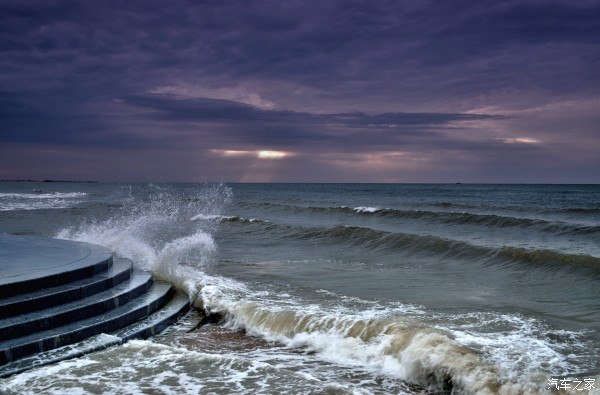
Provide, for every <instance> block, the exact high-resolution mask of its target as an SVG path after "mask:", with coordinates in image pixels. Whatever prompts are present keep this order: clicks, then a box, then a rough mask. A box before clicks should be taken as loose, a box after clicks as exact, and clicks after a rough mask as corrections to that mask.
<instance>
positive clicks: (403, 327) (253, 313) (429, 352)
mask: <svg viewBox="0 0 600 395" xmlns="http://www.w3.org/2000/svg"><path fill="white" fill-rule="evenodd" d="M265 295H266V297H265ZM196 306H197V307H199V308H202V309H204V310H205V311H206V312H207V313H209V314H219V315H221V316H222V317H223V325H224V326H225V327H227V328H230V329H233V330H243V331H245V332H246V333H248V334H249V335H252V336H260V337H262V338H265V339H267V340H270V341H274V342H278V343H282V344H284V345H286V346H287V347H289V348H292V349H301V350H304V351H305V352H306V353H315V354H316V355H318V356H319V358H322V359H323V360H325V361H329V362H332V363H335V364H339V365H341V366H360V367H363V368H367V369H370V370H371V371H372V372H373V373H375V374H376V375H384V376H389V377H394V378H398V379H401V380H406V381H408V382H410V383H415V384H419V385H422V386H425V387H429V388H430V389H432V390H434V391H435V390H437V391H439V390H448V391H449V390H452V391H453V393H488V394H495V393H507V394H510V393H542V391H543V390H545V388H544V387H543V384H545V383H546V376H544V375H541V374H539V372H538V371H537V370H535V369H526V368H521V369H520V372H521V375H520V377H509V376H507V375H506V374H505V371H514V370H515V369H516V366H515V364H517V365H518V364H519V363H521V362H522V361H521V360H519V359H515V358H514V356H513V355H509V359H510V360H506V359H505V360H503V361H502V362H503V363H504V364H505V365H510V367H508V366H507V367H506V368H505V369H502V367H501V366H498V365H497V364H496V363H495V362H494V360H493V359H491V360H490V359H488V357H489V356H490V355H492V356H493V352H495V351H496V350H492V352H490V350H486V353H485V354H486V355H487V356H486V355H484V354H482V353H481V352H480V351H477V350H476V349H475V348H472V347H467V346H465V345H462V344H461V343H460V342H457V341H456V339H455V338H454V337H453V334H452V332H451V331H448V330H445V329H443V328H440V329H435V328H433V327H431V326H428V325H425V324H424V323H423V322H421V321H419V320H417V319H415V318H410V317H404V316H403V314H404V312H405V311H406V309H405V308H401V309H400V310H399V311H398V310H396V309H394V308H393V307H392V308H388V309H382V308H381V306H373V307H372V308H368V307H366V308H362V309H358V310H357V309H356V308H354V309H352V310H351V309H348V308H344V307H341V306H338V307H336V308H334V309H333V310H332V309H328V308H324V307H323V306H320V305H314V304H310V303H307V302H306V301H296V300H294V299H293V298H290V297H289V295H287V296H286V297H277V295H272V294H270V293H267V294H265V293H259V292H256V291H253V290H251V289H249V288H248V287H247V286H246V285H244V284H242V283H239V282H236V281H233V280H231V279H226V278H222V277H211V276H204V277H203V278H202V281H201V287H200V290H199V293H198V297H197V299H196ZM512 336H513V339H515V338H516V337H519V336H530V335H529V334H518V333H513V334H512ZM477 340H478V339H477V337H476V336H475V335H474V336H472V337H471V338H470V341H471V345H473V344H475V345H477ZM481 340H482V344H479V345H480V346H483V345H486V344H487V341H486V339H484V338H482V339H481ZM521 344H523V345H525V346H527V347H528V349H527V350H520V351H521V353H520V355H522V354H523V353H527V352H529V353H530V354H533V355H535V356H537V357H539V358H541V360H543V361H544V362H545V363H547V362H548V361H552V362H551V363H553V364H561V366H562V368H565V362H564V358H560V357H558V358H557V357H556V353H551V352H548V347H549V346H548V344H547V342H545V341H540V340H539V339H537V340H536V339H532V341H530V342H522V343H521ZM489 348H490V349H493V348H494V345H492V346H490V347H489ZM498 348H500V347H498ZM503 355H504V354H503Z"/></svg>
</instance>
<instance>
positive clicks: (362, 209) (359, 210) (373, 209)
mask: <svg viewBox="0 0 600 395" xmlns="http://www.w3.org/2000/svg"><path fill="white" fill-rule="evenodd" d="M379 210H381V209H380V208H379V207H355V208H354V211H356V212H357V213H375V212H377V211H379Z"/></svg>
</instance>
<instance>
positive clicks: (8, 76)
mask: <svg viewBox="0 0 600 395" xmlns="http://www.w3.org/2000/svg"><path fill="white" fill-rule="evenodd" d="M0 52H1V56H0V179H23V178H33V179H48V178H51V179H72V180H99V181H191V182H202V181H225V182H464V183H466V182H480V183H481V182H483V183H485V182H490V183H493V182H497V183H513V182H514V183H599V182H600V1H592V0H580V1H573V0H566V1H550V0H548V1H537V0H536V1H534V0H520V1H485V0H477V1H461V0H456V1H455V0H453V1H425V0H423V1H387V0H377V1H373V0H366V1H354V0H343V1H330V0H319V1H296V0H284V1H271V0H259V1H241V0H240V1H228V0H217V1H179V0H170V1H154V0H143V1H137V0H127V1H100V0H94V1H79V0H76V1H54V0H42V1H34V0H28V1H23V0H0Z"/></svg>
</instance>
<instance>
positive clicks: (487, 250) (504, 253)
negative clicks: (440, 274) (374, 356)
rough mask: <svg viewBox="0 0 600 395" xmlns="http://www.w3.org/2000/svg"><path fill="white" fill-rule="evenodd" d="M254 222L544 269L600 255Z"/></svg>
mask: <svg viewBox="0 0 600 395" xmlns="http://www.w3.org/2000/svg"><path fill="white" fill-rule="evenodd" d="M256 225H257V226H260V231H263V232H268V233H272V234H275V235H277V237H287V238H293V239H298V240H311V239H317V240H320V241H321V242H329V243H332V244H334V245H340V244H342V245H346V246H356V245H359V246H361V247H363V248H369V249H371V250H373V251H382V252H385V251H389V252H400V253H403V254H408V255H418V256H437V257H440V258H443V259H458V260H461V261H463V262H467V263H468V262H477V263H480V264H484V265H485V264H494V265H506V266H512V265H532V266H537V267H541V268H544V269H547V270H556V269H564V270H570V271H573V270H581V271H584V272H590V273H597V272H598V271H600V257H595V256H591V255H584V254H566V253H561V252H557V251H552V250H545V249H538V250H535V249H526V248H522V247H508V246H504V247H500V248H492V247H486V246H478V245H474V244H471V243H467V242H464V241H458V240H451V239H446V238H442V237H438V236H432V235H418V234H411V233H396V232H387V231H381V230H375V229H372V228H366V227H358V226H334V227H304V226H292V225H279V224H275V223H267V224H261V223H257V224H256Z"/></svg>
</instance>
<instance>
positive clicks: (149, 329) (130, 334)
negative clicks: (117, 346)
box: [111, 291, 190, 341]
mask: <svg viewBox="0 0 600 395" xmlns="http://www.w3.org/2000/svg"><path fill="white" fill-rule="evenodd" d="M189 309H190V298H189V297H188V296H187V295H186V294H185V293H183V292H179V291H177V292H176V293H175V295H174V296H173V298H172V299H171V301H169V303H168V304H167V305H166V306H164V307H163V308H161V309H160V310H158V311H157V312H155V313H154V314H152V315H150V316H148V317H146V318H145V319H143V320H141V321H139V322H136V323H135V324H133V325H130V326H128V327H127V328H123V329H120V330H118V331H116V332H114V333H111V334H112V335H115V336H118V337H120V338H121V339H122V340H123V341H128V340H130V339H146V338H148V337H150V336H154V335H155V334H157V333H160V332H162V331H163V330H165V328H167V327H168V326H169V325H171V324H173V323H175V322H177V320H179V318H181V316H182V315H184V314H185V313H187V311H188V310H189Z"/></svg>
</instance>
